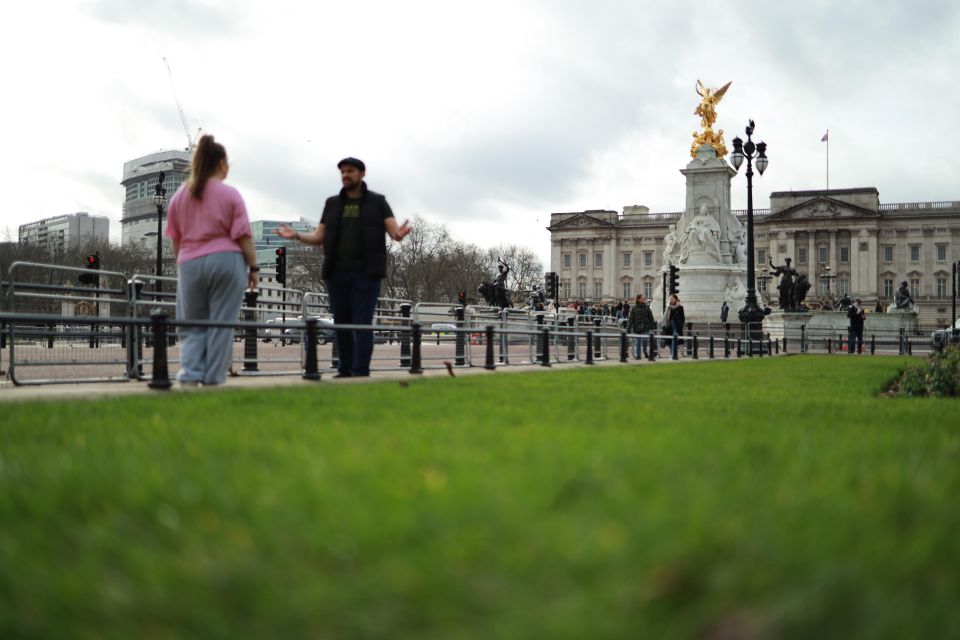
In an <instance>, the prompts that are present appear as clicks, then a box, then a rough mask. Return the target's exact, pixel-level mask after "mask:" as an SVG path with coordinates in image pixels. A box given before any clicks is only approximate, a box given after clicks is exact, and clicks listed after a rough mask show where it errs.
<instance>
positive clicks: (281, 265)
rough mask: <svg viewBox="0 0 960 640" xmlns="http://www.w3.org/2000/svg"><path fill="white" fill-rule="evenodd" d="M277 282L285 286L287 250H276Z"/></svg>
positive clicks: (282, 248)
mask: <svg viewBox="0 0 960 640" xmlns="http://www.w3.org/2000/svg"><path fill="white" fill-rule="evenodd" d="M277 282H279V283H280V284H282V285H283V286H287V248H286V247H278V248H277Z"/></svg>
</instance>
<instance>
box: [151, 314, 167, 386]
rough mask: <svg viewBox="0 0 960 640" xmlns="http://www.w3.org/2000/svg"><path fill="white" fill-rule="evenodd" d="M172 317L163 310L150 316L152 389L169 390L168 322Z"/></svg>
mask: <svg viewBox="0 0 960 640" xmlns="http://www.w3.org/2000/svg"><path fill="white" fill-rule="evenodd" d="M169 318H170V316H169V314H167V312H166V311H163V310H162V309H161V310H160V311H154V312H153V313H151V314H150V320H151V324H152V326H153V378H152V379H151V380H150V382H149V383H148V384H147V386H148V387H150V388H151V389H169V388H170V386H171V385H170V374H169V373H168V370H167V321H168V320H169Z"/></svg>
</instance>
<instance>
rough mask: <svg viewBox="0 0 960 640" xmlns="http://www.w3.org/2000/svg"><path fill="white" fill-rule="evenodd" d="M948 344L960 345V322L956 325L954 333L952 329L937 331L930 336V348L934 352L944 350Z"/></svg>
mask: <svg viewBox="0 0 960 640" xmlns="http://www.w3.org/2000/svg"><path fill="white" fill-rule="evenodd" d="M948 344H960V320H957V323H956V324H955V325H954V331H952V332H951V331H950V328H949V327H947V328H944V329H937V330H936V331H934V332H933V333H931V334H930V348H931V349H933V350H934V351H939V350H940V349H943V347H945V346H946V345H948Z"/></svg>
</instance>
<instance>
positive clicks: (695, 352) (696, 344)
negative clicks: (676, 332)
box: [693, 334, 700, 360]
mask: <svg viewBox="0 0 960 640" xmlns="http://www.w3.org/2000/svg"><path fill="white" fill-rule="evenodd" d="M698 340H699V338H698V337H697V334H693V359H694V360H699V359H700V353H699V351H700V345H699V342H698Z"/></svg>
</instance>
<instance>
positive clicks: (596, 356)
mask: <svg viewBox="0 0 960 640" xmlns="http://www.w3.org/2000/svg"><path fill="white" fill-rule="evenodd" d="M593 326H595V327H596V328H597V332H598V333H599V332H600V318H594V319H593ZM604 340H606V338H604ZM593 357H594V359H600V358H602V357H605V356H604V354H603V353H602V352H601V351H600V338H599V336H598V337H596V339H594V341H593Z"/></svg>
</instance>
